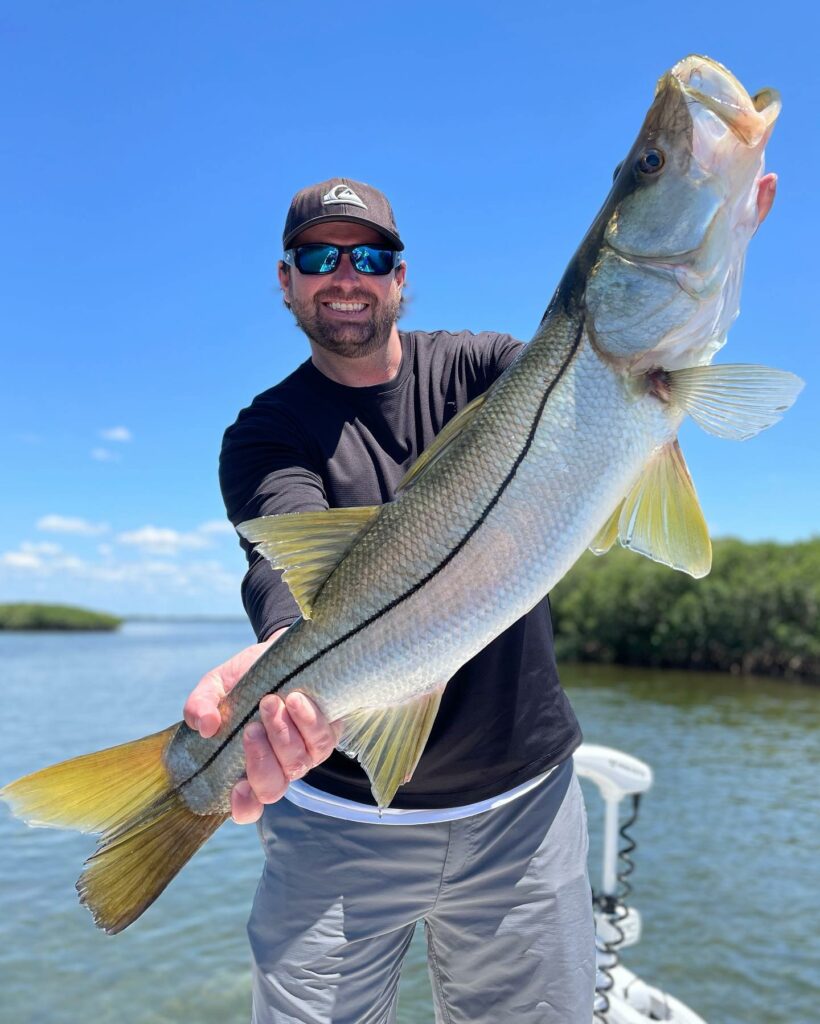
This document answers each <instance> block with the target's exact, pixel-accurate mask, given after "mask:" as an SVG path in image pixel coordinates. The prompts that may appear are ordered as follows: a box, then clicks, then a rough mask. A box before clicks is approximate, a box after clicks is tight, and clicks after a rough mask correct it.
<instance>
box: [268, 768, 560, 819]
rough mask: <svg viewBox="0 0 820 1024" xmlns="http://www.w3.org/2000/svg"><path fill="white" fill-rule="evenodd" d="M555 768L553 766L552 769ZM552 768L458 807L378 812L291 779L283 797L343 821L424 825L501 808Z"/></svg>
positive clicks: (547, 775)
mask: <svg viewBox="0 0 820 1024" xmlns="http://www.w3.org/2000/svg"><path fill="white" fill-rule="evenodd" d="M557 767H558V766H557V765H556V766H555V768H557ZM555 768H550V769H549V771H546V772H544V773H543V775H536V777H535V778H534V779H529V780H528V781H527V782H522V783H521V785H520V786H516V787H515V788H514V789H508V790H507V791H506V793H499V794H498V796H493V797H489V798H488V799H487V800H479V801H477V802H476V803H474V804H463V805H462V806H461V807H437V808H429V809H423V810H403V809H402V808H399V807H395V808H394V807H385V808H384V809H383V810H381V811H380V810H379V809H378V807H371V806H370V805H369V804H360V803H358V802H357V801H355V800H345V799H344V797H341V796H333V794H332V793H324V792H323V791H322V790H321V789H316V788H315V787H314V786H309V785H308V784H307V783H306V782H302V781H301V780H297V781H296V782H291V784H290V785H289V786H288V788H287V791H286V792H285V797H286V798H287V799H288V800H289V801H290V802H291V803H292V804H296V806H297V807H301V808H302V809H303V810H306V811H315V812H316V813H317V814H326V815H327V816H328V817H330V818H343V819H344V820H345V821H363V822H368V823H369V824H372V825H428V824H430V823H431V822H434V821H456V820H457V819H459V818H471V817H472V816H473V815H474V814H482V813H483V812H484V811H491V810H493V809H494V808H496V807H502V806H503V805H504V804H508V803H510V801H511V800H515V799H516V798H517V797H519V796H523V795H524V794H525V793H529V791H530V790H531V789H535V787H536V786H540V785H541V783H542V782H543V781H544V780H545V779H546V778H548V777H549V776H550V775H551V774H552V773H553V772H554V771H555Z"/></svg>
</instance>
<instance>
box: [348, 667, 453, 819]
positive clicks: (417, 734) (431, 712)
mask: <svg viewBox="0 0 820 1024" xmlns="http://www.w3.org/2000/svg"><path fill="white" fill-rule="evenodd" d="M443 692H444V687H443V686H442V687H441V688H440V689H437V690H433V692H432V693H426V694H424V695H423V696H422V697H418V698H417V699H416V700H413V701H408V702H407V703H405V704H398V705H395V704H394V705H393V706H392V707H387V708H379V709H377V710H375V711H374V710H372V709H365V710H363V711H354V712H353V714H351V715H348V716H347V717H346V718H344V719H342V723H341V725H342V732H341V735H340V737H339V742H338V743H337V746H338V748H339V749H340V750H343V751H344V752H345V753H346V754H347V755H348V757H355V758H356V759H357V760H358V761H359V762H360V763H361V766H362V768H364V770H365V771H366V772H367V777H368V778H369V779H370V789H371V791H372V793H373V797H374V799H375V801H376V803H377V804H378V805H379V807H387V806H388V805H389V804H390V801H391V800H392V799H393V797H394V796H395V795H396V790H397V789H398V788H399V786H401V785H402V784H403V783H405V782H409V781H410V779H411V777H412V775H413V772H414V771H415V768H416V765H417V764H418V762H419V758H420V757H421V755H422V751H423V750H424V746H425V744H426V743H427V738H428V736H429V735H430V729H431V728H432V726H433V722H434V721H435V717H436V713H437V712H438V706H439V703H440V702H441V695H442V693H443Z"/></svg>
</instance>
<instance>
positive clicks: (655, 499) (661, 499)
mask: <svg viewBox="0 0 820 1024" xmlns="http://www.w3.org/2000/svg"><path fill="white" fill-rule="evenodd" d="M618 538H619V540H620V542H621V544H622V545H623V546H624V547H626V548H631V549H632V550H633V551H637V552H638V553H639V554H642V555H646V556H647V558H651V559H652V560H653V561H655V562H662V563H663V564H664V565H669V566H671V567H672V568H673V569H680V570H681V571H682V572H686V573H688V574H689V575H690V576H694V577H695V578H696V579H700V577H702V576H705V575H706V574H707V573H708V572H709V570H710V568H711V567H712V544H711V541H710V540H709V530H708V528H707V526H706V520H705V519H704V518H703V512H702V511H701V508H700V503H699V502H698V496H697V494H696V492H695V485H694V484H693V483H692V478H691V476H690V475H689V470H688V469H687V468H686V462H685V460H684V458H683V453H682V452H681V450H680V445H679V444H678V442H677V441H673V442H671V443H670V444H667V445H664V447H663V448H661V450H660V451H659V452H658V453H657V454H656V455H655V456H654V458H653V459H652V460H651V461H650V462H649V464H648V465H647V466H646V467H645V469H644V472H643V474H642V475H641V477H640V479H639V480H638V481H637V483H636V484H635V485H634V487H633V488H632V490H631V491H630V492H629V494H628V495H627V496H626V499H625V501H624V503H623V507H622V509H621V514H620V520H619V525H618Z"/></svg>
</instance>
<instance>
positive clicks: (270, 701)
mask: <svg viewBox="0 0 820 1024" xmlns="http://www.w3.org/2000/svg"><path fill="white" fill-rule="evenodd" d="M259 717H260V718H261V720H262V725H263V726H264V727H265V731H266V733H267V736H268V740H269V742H270V745H271V750H272V752H273V754H274V755H275V756H276V759H277V760H278V762H279V764H280V765H281V769H282V772H283V774H284V776H285V778H286V779H287V780H288V781H291V780H292V779H301V778H302V776H303V775H306V774H307V773H308V772H309V771H310V769H311V768H312V767H313V759H312V757H311V754H310V752H309V751H308V748H307V745H306V743H305V741H304V739H303V738H302V734H301V732H300V731H299V728H298V726H297V725H296V723H295V722H294V721H293V718H292V717H291V715H290V712H289V711H288V710H287V709H286V707H285V704H284V702H283V700H282V698H281V697H277V696H270V697H264V698H263V699H262V701H261V702H260V704H259ZM254 788H256V787H254Z"/></svg>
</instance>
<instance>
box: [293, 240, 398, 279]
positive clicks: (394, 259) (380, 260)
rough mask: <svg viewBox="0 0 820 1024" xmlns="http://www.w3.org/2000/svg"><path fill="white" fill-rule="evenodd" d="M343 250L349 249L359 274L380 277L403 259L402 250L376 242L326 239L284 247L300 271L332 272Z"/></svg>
mask: <svg viewBox="0 0 820 1024" xmlns="http://www.w3.org/2000/svg"><path fill="white" fill-rule="evenodd" d="M344 252H347V253H350V262H351V263H352V264H353V268H354V270H356V271H357V272H358V273H359V274H376V275H378V276H380V277H381V276H383V275H384V274H389V273H390V271H391V270H395V268H396V267H397V266H398V265H399V264H400V263H401V253H400V252H397V251H396V250H395V249H380V248H377V247H376V246H373V245H328V244H325V243H324V242H312V243H310V244H309V245H297V246H296V248H295V249H285V255H284V257H283V259H284V261H285V263H287V264H289V265H290V266H291V267H296V269H297V270H298V271H299V273H300V274H332V273H333V271H334V270H335V269H336V268H337V267H338V266H339V260H340V259H341V258H342V253H344Z"/></svg>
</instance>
